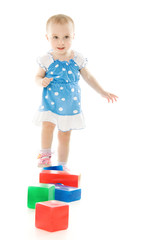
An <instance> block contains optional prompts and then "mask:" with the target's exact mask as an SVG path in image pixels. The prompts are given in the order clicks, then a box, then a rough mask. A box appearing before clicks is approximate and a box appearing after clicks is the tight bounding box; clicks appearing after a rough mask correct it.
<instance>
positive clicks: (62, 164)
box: [58, 162, 67, 166]
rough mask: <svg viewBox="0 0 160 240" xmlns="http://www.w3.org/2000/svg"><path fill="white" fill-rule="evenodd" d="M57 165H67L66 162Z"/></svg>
mask: <svg viewBox="0 0 160 240" xmlns="http://www.w3.org/2000/svg"><path fill="white" fill-rule="evenodd" d="M58 165H62V166H66V165H67V163H66V162H58Z"/></svg>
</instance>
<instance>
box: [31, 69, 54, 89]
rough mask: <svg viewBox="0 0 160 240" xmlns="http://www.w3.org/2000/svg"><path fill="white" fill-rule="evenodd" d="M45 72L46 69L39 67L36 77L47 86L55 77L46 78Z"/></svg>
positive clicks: (39, 83)
mask: <svg viewBox="0 0 160 240" xmlns="http://www.w3.org/2000/svg"><path fill="white" fill-rule="evenodd" d="M45 73H46V72H45V70H44V69H43V68H41V67H39V69H38V72H37V74H36V77H35V81H36V83H37V84H38V85H39V86H41V87H47V86H48V85H49V84H50V82H51V81H52V79H53V78H46V77H45Z"/></svg>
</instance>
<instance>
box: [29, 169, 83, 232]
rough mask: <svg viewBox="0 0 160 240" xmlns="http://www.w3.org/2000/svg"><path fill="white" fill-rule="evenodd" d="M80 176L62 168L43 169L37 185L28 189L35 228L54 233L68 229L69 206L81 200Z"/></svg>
mask: <svg viewBox="0 0 160 240" xmlns="http://www.w3.org/2000/svg"><path fill="white" fill-rule="evenodd" d="M79 181H80V175H76V174H71V173H70V172H65V171H63V167H62V166H52V167H49V168H44V170H42V172H41V173H40V174H39V185H37V186H29V187H28V208H31V209H35V226H36V227H37V228H40V229H43V230H46V231H49V232H55V231H59V230H64V229H67V228H68V219H69V205H68V204H67V203H69V202H73V201H77V200H80V199H81V189H80V188H79V187H78V186H79Z"/></svg>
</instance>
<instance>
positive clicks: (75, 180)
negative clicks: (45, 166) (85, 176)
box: [39, 170, 80, 187]
mask: <svg viewBox="0 0 160 240" xmlns="http://www.w3.org/2000/svg"><path fill="white" fill-rule="evenodd" d="M79 181H80V175H75V174H71V173H69V172H64V171H52V170H43V171H42V172H41V173H40V175H39V182H40V183H62V184H64V185H66V186H70V187H78V186H79Z"/></svg>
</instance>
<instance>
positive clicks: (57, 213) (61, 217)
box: [35, 200, 69, 232]
mask: <svg viewBox="0 0 160 240" xmlns="http://www.w3.org/2000/svg"><path fill="white" fill-rule="evenodd" d="M68 219H69V205H68V204H66V203H62V202H59V201H55V200H54V201H47V202H40V203H37V204H36V213H35V226H36V227H37V228H40V229H42V230H46V231H48V232H55V231H60V230H65V229H67V228H68Z"/></svg>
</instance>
